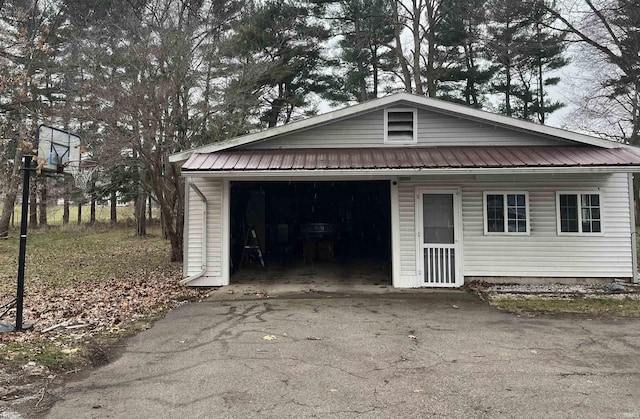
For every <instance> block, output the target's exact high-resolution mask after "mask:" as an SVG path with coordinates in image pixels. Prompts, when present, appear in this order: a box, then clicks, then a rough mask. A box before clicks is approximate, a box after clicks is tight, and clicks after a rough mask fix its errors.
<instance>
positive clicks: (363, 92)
mask: <svg viewBox="0 0 640 419" xmlns="http://www.w3.org/2000/svg"><path fill="white" fill-rule="evenodd" d="M354 36H355V38H356V50H357V54H358V56H357V57H356V66H357V67H358V90H359V92H358V102H366V101H367V99H368V97H367V80H366V78H365V73H366V69H365V64H364V60H363V58H362V56H363V54H364V47H363V45H362V33H361V31H360V18H359V17H358V16H356V17H355V19H354Z"/></svg>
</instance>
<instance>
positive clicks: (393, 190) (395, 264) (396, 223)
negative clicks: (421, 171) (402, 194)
mask: <svg viewBox="0 0 640 419" xmlns="http://www.w3.org/2000/svg"><path fill="white" fill-rule="evenodd" d="M389 188H390V190H389V198H390V201H391V269H392V270H391V272H392V274H391V275H392V277H391V283H392V285H393V286H394V287H398V286H399V285H400V284H399V280H400V275H401V270H400V204H399V196H398V180H397V179H395V178H392V179H390V181H389Z"/></svg>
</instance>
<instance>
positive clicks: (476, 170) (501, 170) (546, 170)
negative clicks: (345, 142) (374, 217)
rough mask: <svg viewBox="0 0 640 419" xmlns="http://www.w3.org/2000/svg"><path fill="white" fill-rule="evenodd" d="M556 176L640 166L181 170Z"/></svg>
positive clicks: (639, 169) (271, 174)
mask: <svg viewBox="0 0 640 419" xmlns="http://www.w3.org/2000/svg"><path fill="white" fill-rule="evenodd" d="M558 173H640V165H615V166H536V167H531V166H527V167H456V168H451V167H449V168H410V169H337V170H332V169H318V170H220V171H214V170H183V171H182V175H183V176H199V177H221V178H228V177H238V178H240V177H262V178H281V177H342V176H370V177H390V176H418V175H467V174H558Z"/></svg>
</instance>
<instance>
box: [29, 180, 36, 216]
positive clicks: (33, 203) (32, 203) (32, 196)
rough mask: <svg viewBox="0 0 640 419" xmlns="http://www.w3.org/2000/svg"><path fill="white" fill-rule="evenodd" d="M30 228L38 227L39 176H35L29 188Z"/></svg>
mask: <svg viewBox="0 0 640 419" xmlns="http://www.w3.org/2000/svg"><path fill="white" fill-rule="evenodd" d="M29 228H38V178H37V177H35V176H34V177H32V179H31V189H30V190H29Z"/></svg>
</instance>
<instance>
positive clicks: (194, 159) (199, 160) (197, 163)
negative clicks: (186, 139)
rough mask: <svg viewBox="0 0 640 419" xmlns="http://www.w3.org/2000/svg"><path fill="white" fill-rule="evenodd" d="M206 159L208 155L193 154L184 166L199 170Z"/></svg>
mask: <svg viewBox="0 0 640 419" xmlns="http://www.w3.org/2000/svg"><path fill="white" fill-rule="evenodd" d="M208 157H209V155H208V154H194V155H192V156H191V157H190V158H189V160H188V161H187V162H186V163H185V166H188V167H189V168H193V169H199V168H200V167H202V166H203V165H205V162H206V161H207V158H208ZM205 167H206V165H205Z"/></svg>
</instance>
